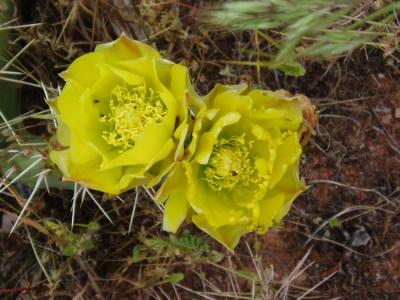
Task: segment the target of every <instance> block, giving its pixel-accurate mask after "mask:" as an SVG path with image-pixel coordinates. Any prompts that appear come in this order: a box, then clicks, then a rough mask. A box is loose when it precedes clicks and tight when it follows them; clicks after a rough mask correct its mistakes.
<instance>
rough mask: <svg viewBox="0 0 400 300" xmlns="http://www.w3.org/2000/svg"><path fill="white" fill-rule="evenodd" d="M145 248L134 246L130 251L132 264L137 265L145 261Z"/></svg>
mask: <svg viewBox="0 0 400 300" xmlns="http://www.w3.org/2000/svg"><path fill="white" fill-rule="evenodd" d="M145 251H146V247H145V246H143V245H136V246H135V247H134V248H133V251H132V262H133V263H137V262H140V261H142V260H145V259H146V257H147V256H146V252H145Z"/></svg>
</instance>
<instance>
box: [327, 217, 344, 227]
mask: <svg viewBox="0 0 400 300" xmlns="http://www.w3.org/2000/svg"><path fill="white" fill-rule="evenodd" d="M329 226H330V227H331V228H338V227H340V226H341V223H340V220H339V219H338V218H332V219H330V220H329Z"/></svg>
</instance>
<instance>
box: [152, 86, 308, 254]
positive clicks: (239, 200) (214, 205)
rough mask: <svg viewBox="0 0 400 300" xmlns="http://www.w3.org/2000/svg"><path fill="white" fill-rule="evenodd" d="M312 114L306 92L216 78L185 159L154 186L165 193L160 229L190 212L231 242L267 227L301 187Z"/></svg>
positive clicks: (217, 236)
mask: <svg viewBox="0 0 400 300" xmlns="http://www.w3.org/2000/svg"><path fill="white" fill-rule="evenodd" d="M303 115H304V117H303ZM315 120H316V114H315V113H314V107H313V106H311V104H310V102H309V101H308V99H307V98H306V97H305V96H302V95H296V96H291V95H290V94H289V93H288V92H285V91H282V90H280V91H276V92H272V91H266V90H256V89H249V88H248V87H247V86H246V85H236V86H224V85H217V86H216V87H215V88H214V89H213V90H212V91H211V93H210V94H209V95H208V96H206V97H205V105H204V106H203V107H202V108H201V109H200V110H199V112H198V114H197V117H196V122H195V124H194V128H193V133H192V140H191V142H190V144H189V145H188V147H187V149H186V152H185V153H186V155H185V157H184V159H183V160H182V161H180V162H177V163H176V164H175V167H174V169H173V170H172V172H171V174H170V175H169V176H168V177H167V179H166V181H165V182H164V184H163V185H162V186H161V188H160V189H159V191H158V193H157V198H158V200H159V201H161V202H163V201H166V208H165V215H164V224H163V227H164V230H167V231H170V232H176V231H177V229H178V228H179V226H180V225H181V223H182V222H183V221H184V220H185V219H186V218H188V219H189V220H190V221H192V222H193V223H194V224H195V225H196V226H198V227H199V228H200V229H201V230H203V231H205V232H207V233H208V234H209V235H211V236H212V237H213V238H215V239H216V240H218V241H219V242H220V243H222V244H223V245H225V246H226V247H228V248H229V249H231V250H233V249H234V248H235V246H236V245H237V243H238V242H239V239H240V237H241V236H242V235H243V234H245V233H247V232H251V231H256V232H258V233H259V234H263V233H265V232H266V231H267V230H268V228H270V227H271V226H272V225H274V224H275V223H278V222H280V220H281V219H282V218H283V217H284V216H285V214H286V213H287V212H288V210H289V208H290V206H291V203H292V202H293V200H294V199H295V197H296V196H297V195H298V194H299V193H301V192H302V191H304V190H305V189H306V186H305V185H304V184H303V183H302V182H301V181H300V179H299V171H298V169H299V159H300V155H301V153H302V146H301V140H302V137H305V138H308V137H309V134H308V133H309V132H310V131H311V130H312V127H313V125H314V122H315Z"/></svg>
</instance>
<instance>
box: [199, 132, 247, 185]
mask: <svg viewBox="0 0 400 300" xmlns="http://www.w3.org/2000/svg"><path fill="white" fill-rule="evenodd" d="M249 155H250V152H249V148H248V146H247V145H246V140H245V138H244V136H234V137H231V138H229V139H220V140H219V141H218V143H217V144H215V145H214V148H213V151H212V153H211V157H210V160H209V161H208V164H207V166H206V167H205V169H204V172H203V174H204V178H205V180H206V182H207V183H208V185H209V186H210V187H211V188H212V189H213V190H214V191H218V192H219V191H221V190H223V189H226V190H232V189H233V188H234V187H246V186H249V184H250V182H251V175H252V173H253V171H252V170H253V164H252V161H251V159H250V158H249Z"/></svg>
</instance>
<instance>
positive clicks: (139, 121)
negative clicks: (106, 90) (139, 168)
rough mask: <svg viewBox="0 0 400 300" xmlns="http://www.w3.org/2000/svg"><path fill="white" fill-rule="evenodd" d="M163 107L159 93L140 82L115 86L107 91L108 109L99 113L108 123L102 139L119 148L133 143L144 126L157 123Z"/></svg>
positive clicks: (162, 112) (162, 118) (127, 146)
mask: <svg viewBox="0 0 400 300" xmlns="http://www.w3.org/2000/svg"><path fill="white" fill-rule="evenodd" d="M166 114H167V108H166V106H165V104H164V103H163V102H162V100H161V97H160V95H159V94H158V93H157V92H155V91H154V90H152V89H147V90H146V87H145V86H144V85H135V86H130V87H124V86H117V87H115V88H114V89H113V91H112V92H111V99H110V113H109V114H108V115H106V116H102V117H101V121H102V122H104V123H106V124H108V125H109V128H110V129H109V130H106V131H103V135H102V137H103V139H104V140H105V141H106V142H107V143H108V144H109V145H112V146H114V147H119V148H121V150H120V152H123V151H126V150H128V149H130V148H132V147H133V146H135V143H136V142H135V141H136V139H137V137H138V136H139V135H140V134H141V132H142V131H143V130H144V129H145V128H146V127H148V126H150V125H154V124H161V123H162V122H163V120H164V117H165V115H166Z"/></svg>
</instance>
